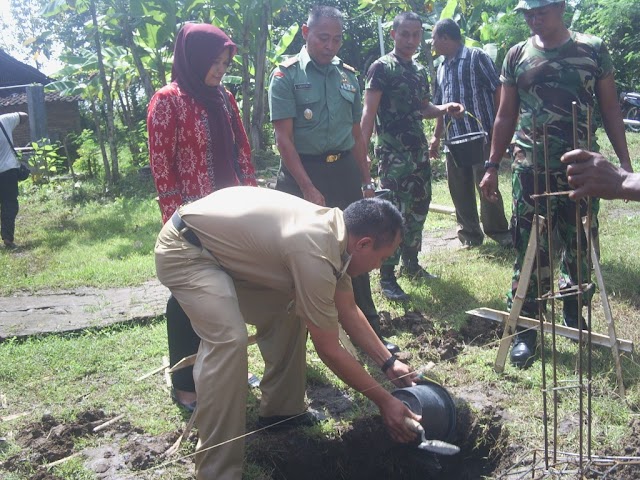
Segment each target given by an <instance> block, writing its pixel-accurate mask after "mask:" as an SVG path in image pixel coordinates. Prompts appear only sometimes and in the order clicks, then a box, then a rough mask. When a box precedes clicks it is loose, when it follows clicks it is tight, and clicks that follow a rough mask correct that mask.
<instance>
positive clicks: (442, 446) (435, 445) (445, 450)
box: [404, 417, 460, 455]
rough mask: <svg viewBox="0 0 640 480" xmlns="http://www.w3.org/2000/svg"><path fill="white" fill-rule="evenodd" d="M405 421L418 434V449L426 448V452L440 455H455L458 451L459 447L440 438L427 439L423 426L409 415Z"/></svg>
mask: <svg viewBox="0 0 640 480" xmlns="http://www.w3.org/2000/svg"><path fill="white" fill-rule="evenodd" d="M404 421H405V423H406V424H407V426H408V427H409V428H411V430H413V431H414V432H416V433H419V434H420V440H421V441H420V443H419V444H418V445H417V447H418V448H419V449H420V450H427V451H428V452H433V453H438V454H440V455H455V454H456V453H459V452H460V447H458V446H457V445H453V444H451V443H447V442H443V441H442V440H427V438H426V437H425V434H424V428H423V427H422V425H420V422H418V421H416V420H414V419H413V418H410V417H405V418H404Z"/></svg>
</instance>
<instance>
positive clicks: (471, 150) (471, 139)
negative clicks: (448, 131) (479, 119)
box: [444, 132, 488, 168]
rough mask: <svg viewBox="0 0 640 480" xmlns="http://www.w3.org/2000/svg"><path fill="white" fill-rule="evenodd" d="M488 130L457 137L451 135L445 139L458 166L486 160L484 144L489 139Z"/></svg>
mask: <svg viewBox="0 0 640 480" xmlns="http://www.w3.org/2000/svg"><path fill="white" fill-rule="evenodd" d="M487 137H488V135H487V132H471V133H465V134H464V135H458V136H457V137H451V138H448V139H446V140H445V141H444V144H445V145H446V146H447V148H448V149H449V151H450V152H451V155H453V161H454V163H455V164H456V167H458V168H462V167H465V166H470V165H473V164H475V163H482V162H483V161H484V154H483V152H484V144H485V143H486V141H487Z"/></svg>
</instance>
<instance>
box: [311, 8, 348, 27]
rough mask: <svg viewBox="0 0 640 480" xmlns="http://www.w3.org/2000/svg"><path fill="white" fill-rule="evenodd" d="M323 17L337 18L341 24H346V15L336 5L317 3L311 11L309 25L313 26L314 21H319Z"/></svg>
mask: <svg viewBox="0 0 640 480" xmlns="http://www.w3.org/2000/svg"><path fill="white" fill-rule="evenodd" d="M321 18H335V19H336V20H339V21H340V24H341V25H342V24H344V15H343V13H342V12H341V11H340V10H338V9H337V8H336V7H330V6H328V5H316V6H314V7H313V8H312V9H311V11H310V12H309V18H307V27H309V28H311V27H312V26H313V24H314V23H316V22H318V21H319V20H320V19H321Z"/></svg>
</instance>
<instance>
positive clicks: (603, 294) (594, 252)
mask: <svg viewBox="0 0 640 480" xmlns="http://www.w3.org/2000/svg"><path fill="white" fill-rule="evenodd" d="M582 226H583V227H584V233H586V234H587V235H588V236H590V237H591V259H592V263H593V270H594V271H595V273H596V280H597V282H598V289H599V290H600V300H601V301H602V309H603V310H604V318H606V319H607V326H608V328H609V342H610V343H609V344H610V346H611V351H612V352H613V360H614V362H615V364H616V377H617V378H618V393H619V394H620V397H621V398H624V396H625V390H624V381H623V380H624V379H623V377H622V364H621V363H620V348H619V344H618V336H617V335H616V327H615V325H614V324H613V315H612V314H611V305H609V297H608V296H607V290H606V289H605V287H604V278H603V277H602V269H601V268H600V259H599V258H598V250H599V249H597V248H596V244H595V243H594V239H593V235H591V232H589V231H588V229H587V217H583V218H582Z"/></svg>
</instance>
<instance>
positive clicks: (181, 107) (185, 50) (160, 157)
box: [147, 23, 256, 410]
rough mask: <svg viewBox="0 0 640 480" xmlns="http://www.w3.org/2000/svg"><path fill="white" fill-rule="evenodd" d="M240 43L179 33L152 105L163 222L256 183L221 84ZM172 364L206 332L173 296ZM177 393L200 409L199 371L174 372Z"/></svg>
mask: <svg viewBox="0 0 640 480" xmlns="http://www.w3.org/2000/svg"><path fill="white" fill-rule="evenodd" d="M236 51H237V47H236V45H235V44H234V43H233V42H232V41H231V39H230V38H229V37H228V36H227V35H226V34H225V33H224V32H223V31H222V30H220V29H219V28H217V27H214V26H213V25H208V24H199V23H187V24H185V25H184V26H183V27H182V29H181V30H180V32H179V33H178V37H177V39H176V44H175V49H174V52H173V69H172V72H171V83H170V84H169V85H166V86H164V87H162V88H161V89H160V90H158V91H157V92H156V93H155V95H154V96H153V98H152V99H151V102H150V103H149V109H148V115H147V129H148V132H149V157H150V160H149V162H150V164H151V172H152V174H153V179H154V182H155V185H156V189H157V190H158V200H159V203H160V210H161V212H162V221H163V223H164V222H166V221H167V220H169V219H170V218H171V215H173V213H174V212H175V211H176V210H177V208H178V207H179V206H180V205H182V204H184V203H189V202H192V201H194V200H197V199H199V198H202V197H204V196H205V195H208V194H210V193H211V192H213V191H214V190H219V189H221V188H225V187H230V186H234V185H253V186H255V185H256V181H255V175H254V173H255V172H254V168H253V165H252V164H251V149H250V147H249V141H248V139H247V134H246V132H245V130H244V127H243V125H242V121H241V120H240V113H239V111H238V105H237V104H236V101H235V98H234V97H233V95H231V93H230V92H229V91H228V90H227V89H226V88H225V87H224V86H222V84H221V81H222V77H223V76H224V74H225V73H226V71H227V69H228V67H229V64H230V63H231V60H232V58H233V56H234V55H235V54H236ZM167 336H168V342H169V357H170V362H171V365H174V364H175V363H176V362H178V361H179V360H181V359H182V358H184V357H187V356H189V355H192V354H194V353H196V352H197V351H198V345H199V343H200V338H199V337H198V336H197V335H196V333H195V332H194V331H193V328H192V327H191V323H190V321H189V318H188V317H187V316H186V314H185V313H184V311H183V310H182V308H181V307H180V305H179V304H178V302H177V301H176V300H175V299H174V298H173V296H172V297H170V298H169V301H168V302H167ZM173 396H174V399H175V401H176V402H177V403H179V404H180V405H182V406H184V407H185V408H187V409H188V410H193V409H194V408H195V402H196V393H195V385H194V383H193V370H192V369H191V368H185V369H182V370H179V371H178V372H176V373H174V374H173Z"/></svg>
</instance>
